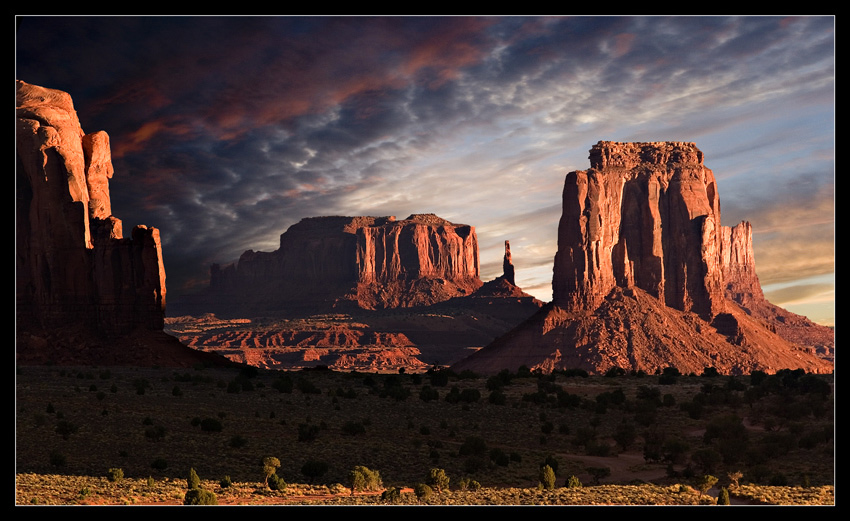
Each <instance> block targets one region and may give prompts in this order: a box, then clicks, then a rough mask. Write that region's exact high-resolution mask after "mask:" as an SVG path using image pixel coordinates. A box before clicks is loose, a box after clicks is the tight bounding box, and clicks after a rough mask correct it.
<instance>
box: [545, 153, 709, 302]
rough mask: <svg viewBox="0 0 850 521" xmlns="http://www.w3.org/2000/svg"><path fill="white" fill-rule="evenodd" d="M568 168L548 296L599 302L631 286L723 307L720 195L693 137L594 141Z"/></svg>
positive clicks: (669, 299) (664, 298) (671, 299)
mask: <svg viewBox="0 0 850 521" xmlns="http://www.w3.org/2000/svg"><path fill="white" fill-rule="evenodd" d="M590 163H591V168H590V169H589V170H584V171H575V172H571V173H569V174H568V175H567V177H566V180H565V183H564V192H563V213H562V217H561V220H560V223H559V227H558V253H557V255H556V257H555V266H554V276H553V284H552V286H553V301H554V302H555V304H556V305H558V306H561V307H564V308H565V309H569V310H578V309H587V308H589V307H595V306H598V305H599V304H600V303H601V302H602V299H604V298H605V296H606V295H607V294H608V293H609V292H610V291H611V290H612V289H613V288H614V287H616V286H620V287H630V286H636V287H638V288H641V289H643V290H644V291H646V292H648V293H649V294H651V295H654V296H656V297H658V298H659V299H661V300H662V301H663V302H664V303H665V304H666V305H667V306H670V307H673V308H675V309H678V310H680V311H693V312H696V313H698V314H700V315H702V316H705V317H711V316H713V315H715V314H717V313H718V312H721V311H723V300H724V299H723V285H722V280H723V279H722V272H721V268H720V261H721V259H720V252H721V237H722V236H721V227H720V202H719V198H718V195H717V188H716V183H715V180H714V174H713V173H712V172H711V170H709V169H708V168H706V167H705V166H704V165H703V155H702V152H700V151H699V149H697V147H696V146H695V145H694V144H693V143H682V142H664V143H615V142H610V141H600V142H599V143H597V144H596V145H594V146H593V148H592V149H591V151H590Z"/></svg>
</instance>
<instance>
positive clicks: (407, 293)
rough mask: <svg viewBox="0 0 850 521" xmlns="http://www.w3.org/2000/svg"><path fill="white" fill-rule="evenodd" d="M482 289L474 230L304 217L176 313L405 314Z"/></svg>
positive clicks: (417, 218)
mask: <svg viewBox="0 0 850 521" xmlns="http://www.w3.org/2000/svg"><path fill="white" fill-rule="evenodd" d="M481 285H482V281H481V279H480V278H479V258H478V238H477V236H476V234H475V228H474V227H472V226H469V225H466V224H454V223H451V222H449V221H447V220H445V219H442V218H440V217H438V216H436V215H434V214H414V215H410V216H409V217H407V218H406V219H402V220H397V219H396V218H395V217H392V216H389V217H363V216H361V217H340V216H336V217H308V218H304V219H302V220H301V221H300V222H298V223H296V224H294V225H292V226H291V227H289V229H288V230H286V232H284V233H283V234H281V236H280V248H279V249H278V250H276V251H273V252H255V251H253V250H248V251H246V252H245V253H243V254H242V256H241V257H240V258H239V260H238V262H236V263H234V264H230V265H227V266H220V265H217V264H216V265H213V266H212V267H211V268H210V286H209V288H208V289H207V290H205V291H204V292H202V293H201V294H200V295H197V296H194V297H191V298H190V299H187V300H186V301H185V304H183V305H181V310H180V311H183V310H184V309H185V310H189V311H193V312H194V313H197V312H198V310H203V311H204V312H215V313H217V314H234V313H235V314H242V315H247V316H256V315H258V314H268V313H275V314H287V313H312V312H322V311H328V310H331V309H333V310H337V311H346V310H358V309H360V310H378V309H392V308H410V307H417V306H429V305H431V304H435V303H437V302H443V301H446V300H449V299H452V298H455V297H462V296H466V295H470V294H472V293H474V292H475V291H476V290H477V289H478V288H480V287H481ZM184 306H185V308H184Z"/></svg>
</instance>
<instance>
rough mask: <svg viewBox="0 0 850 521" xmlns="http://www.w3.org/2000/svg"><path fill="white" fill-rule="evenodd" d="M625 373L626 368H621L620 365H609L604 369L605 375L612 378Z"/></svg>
mask: <svg viewBox="0 0 850 521" xmlns="http://www.w3.org/2000/svg"><path fill="white" fill-rule="evenodd" d="M625 375H626V370H625V369H623V368H622V367H611V368H610V369H608V370H607V371H605V376H607V377H608V378H614V377H617V376H625Z"/></svg>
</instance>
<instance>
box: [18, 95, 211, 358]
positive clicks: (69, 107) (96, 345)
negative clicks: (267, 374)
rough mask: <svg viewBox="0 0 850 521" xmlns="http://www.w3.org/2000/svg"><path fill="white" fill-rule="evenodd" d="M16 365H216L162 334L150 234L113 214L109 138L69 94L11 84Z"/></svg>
mask: <svg viewBox="0 0 850 521" xmlns="http://www.w3.org/2000/svg"><path fill="white" fill-rule="evenodd" d="M16 113H17V127H16V169H15V170H16V178H15V185H16V198H17V204H16V221H17V234H16V238H17V242H16V252H15V284H16V287H15V290H16V344H17V345H16V352H17V359H18V363H22V364H26V363H43V362H53V363H59V364H72V363H99V364H101V365H109V364H112V365H114V364H130V365H162V366H173V365H177V366H186V365H192V364H195V363H198V362H199V361H207V362H212V363H221V362H222V360H223V359H221V358H220V357H217V356H211V355H209V354H207V353H198V352H196V351H193V350H191V349H189V348H188V347H186V346H183V345H182V344H180V343H179V342H177V340H176V339H174V338H173V337H171V336H168V335H166V334H165V333H164V332H163V322H164V316H165V294H166V291H165V269H164V268H163V263H162V247H161V243H160V237H159V230H157V229H156V228H153V227H147V226H144V225H139V226H135V227H134V228H133V230H132V231H131V233H130V237H126V238H125V237H124V234H123V229H122V223H121V220H119V219H117V218H116V217H114V216H113V215H112V210H111V204H110V195H109V179H110V178H111V177H112V176H113V173H114V172H113V167H112V159H111V152H110V146H109V136H108V135H107V134H106V133H105V132H94V133H91V134H86V133H84V132H83V130H82V128H81V127H80V122H79V119H78V117H77V113H76V111H75V110H74V106H73V102H72V100H71V96H70V95H68V94H67V93H65V92H62V91H58V90H54V89H47V88H43V87H39V86H36V85H30V84H28V83H25V82H23V81H19V80H16Z"/></svg>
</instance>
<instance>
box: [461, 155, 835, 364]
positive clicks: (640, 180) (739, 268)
mask: <svg viewBox="0 0 850 521" xmlns="http://www.w3.org/2000/svg"><path fill="white" fill-rule="evenodd" d="M589 159H590V164H591V168H590V169H589V170H586V171H575V172H570V173H569V174H567V176H566V179H565V183H564V191H563V213H562V217H561V220H560V223H559V227H558V252H557V254H556V256H555V262H554V270H553V279H552V289H553V300H552V302H551V303H550V304H548V305H547V306H545V307H543V308H541V310H540V312H538V313H537V314H535V315H534V316H533V317H531V318H530V319H528V321H526V322H525V323H524V324H521V325H520V326H518V327H517V328H515V329H514V330H513V331H511V332H510V333H508V334H506V335H505V336H503V337H502V338H499V339H497V340H496V341H494V342H493V343H492V344H490V345H489V346H486V347H485V348H483V349H481V350H480V351H478V352H477V353H475V354H474V355H472V356H470V357H469V358H468V359H466V360H464V361H462V362H460V363H459V364H457V366H456V367H457V368H458V369H466V368H468V369H473V370H478V371H481V372H497V371H499V370H502V369H511V370H514V369H516V368H517V367H519V366H520V365H526V366H528V367H529V368H532V369H534V368H541V369H544V370H552V369H558V368H580V369H585V370H588V371H590V372H602V371H605V370H607V369H609V368H610V367H612V366H618V367H622V368H623V369H626V370H644V371H646V372H654V371H655V370H658V369H663V368H664V367H666V366H667V365H673V366H676V367H678V368H679V369H680V370H681V371H687V372H691V371H694V372H700V371H701V370H702V369H703V368H704V367H708V366H712V367H715V368H716V369H718V370H720V371H721V372H726V373H742V372H750V371H752V370H755V369H759V370H768V371H770V370H777V369H782V368H792V369H794V368H804V369H806V370H811V371H815V372H825V371H831V370H832V365H831V363H829V362H827V361H824V360H822V359H821V358H818V357H817V356H815V354H814V352H813V351H814V350H813V349H811V347H810V345H806V344H803V343H797V344H795V343H793V342H789V341H787V340H786V339H784V338H782V337H781V336H780V335H777V334H776V333H775V332H776V330H777V329H776V327H775V326H774V325H773V324H772V323H770V322H765V321H764V320H763V319H764V318H765V315H764V313H762V314H758V313H755V312H753V309H766V308H765V306H764V304H765V303H766V301H765V300H764V296H763V295H762V292H761V287H760V285H759V283H758V278H757V277H756V274H755V264H754V261H753V255H752V230H751V227H750V225H749V223H742V224H740V225H738V226H736V227H734V228H728V227H722V226H721V225H720V222H721V221H720V202H719V196H718V193H717V185H716V182H715V180H714V175H713V173H712V172H711V170H709V169H708V168H706V167H705V166H704V164H703V155H702V152H701V151H700V150H699V149H698V148H697V147H696V146H695V145H694V144H693V143H683V142H663V143H658V142H656V143H615V142H605V141H600V142H599V143H597V144H596V145H594V146H593V148H592V149H591V150H590V156H589ZM748 303H749V304H750V308H746V306H747V304H748ZM742 306H744V307H743V308H742ZM773 308H775V306H773ZM786 313H787V312H786Z"/></svg>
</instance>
